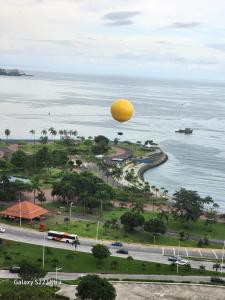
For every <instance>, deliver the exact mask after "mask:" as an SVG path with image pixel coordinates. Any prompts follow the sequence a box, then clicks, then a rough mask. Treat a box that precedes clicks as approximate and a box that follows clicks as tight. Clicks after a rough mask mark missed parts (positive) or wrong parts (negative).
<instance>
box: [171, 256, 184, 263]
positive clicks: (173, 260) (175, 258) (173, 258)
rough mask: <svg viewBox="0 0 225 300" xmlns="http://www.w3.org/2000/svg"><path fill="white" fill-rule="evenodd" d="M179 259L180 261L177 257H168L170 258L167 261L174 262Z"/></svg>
mask: <svg viewBox="0 0 225 300" xmlns="http://www.w3.org/2000/svg"><path fill="white" fill-rule="evenodd" d="M179 259H181V257H177V256H170V257H168V261H172V262H176V261H178V260H179Z"/></svg>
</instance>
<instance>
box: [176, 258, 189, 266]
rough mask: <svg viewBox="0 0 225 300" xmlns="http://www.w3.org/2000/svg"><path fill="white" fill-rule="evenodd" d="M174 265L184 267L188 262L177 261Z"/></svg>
mask: <svg viewBox="0 0 225 300" xmlns="http://www.w3.org/2000/svg"><path fill="white" fill-rule="evenodd" d="M175 264H178V265H180V266H186V265H187V264H188V261H187V260H186V259H179V260H177V261H176V262H175Z"/></svg>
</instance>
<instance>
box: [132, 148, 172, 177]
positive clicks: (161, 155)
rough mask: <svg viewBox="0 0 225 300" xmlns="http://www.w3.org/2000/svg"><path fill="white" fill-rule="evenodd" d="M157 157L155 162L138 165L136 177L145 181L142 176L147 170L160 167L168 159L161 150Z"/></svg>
mask: <svg viewBox="0 0 225 300" xmlns="http://www.w3.org/2000/svg"><path fill="white" fill-rule="evenodd" d="M157 155H158V157H157V158H156V159H155V160H153V161H152V162H148V163H145V164H144V165H142V164H140V166H139V169H138V172H137V175H138V177H139V178H140V179H141V180H142V181H145V180H144V174H145V173H146V172H147V171H148V170H150V169H153V168H156V167H159V166H161V165H162V164H164V163H165V162H167V160H168V159H169V158H168V155H167V154H166V153H164V152H163V151H162V150H161V153H159V154H157ZM152 156H153V155H152ZM153 159H154V158H153Z"/></svg>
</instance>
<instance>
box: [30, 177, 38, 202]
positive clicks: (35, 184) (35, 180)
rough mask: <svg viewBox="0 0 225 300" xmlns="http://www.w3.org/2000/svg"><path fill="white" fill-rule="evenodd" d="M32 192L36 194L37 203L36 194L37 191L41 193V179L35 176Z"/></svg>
mask: <svg viewBox="0 0 225 300" xmlns="http://www.w3.org/2000/svg"><path fill="white" fill-rule="evenodd" d="M32 190H33V193H34V198H33V200H34V203H35V200H36V193H37V191H40V178H39V177H38V176H34V177H33V178H32Z"/></svg>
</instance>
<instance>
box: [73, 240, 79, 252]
mask: <svg viewBox="0 0 225 300" xmlns="http://www.w3.org/2000/svg"><path fill="white" fill-rule="evenodd" d="M78 245H80V241H79V240H78V239H75V240H74V241H73V246H74V251H76V250H77V246H78Z"/></svg>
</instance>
